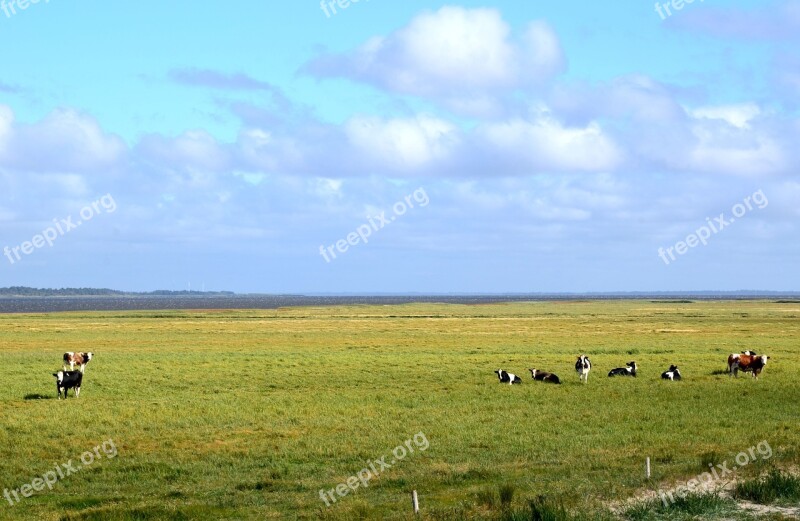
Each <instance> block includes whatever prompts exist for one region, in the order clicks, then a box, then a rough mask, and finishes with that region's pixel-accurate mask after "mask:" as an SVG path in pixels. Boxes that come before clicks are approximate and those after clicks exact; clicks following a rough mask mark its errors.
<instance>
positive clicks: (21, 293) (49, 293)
mask: <svg viewBox="0 0 800 521" xmlns="http://www.w3.org/2000/svg"><path fill="white" fill-rule="evenodd" d="M192 295H197V296H213V295H225V296H231V295H235V293H234V292H232V291H186V290H184V291H169V290H158V291H148V292H130V291H117V290H115V289H106V288H99V289H98V288H60V289H49V288H41V289H40V288H28V287H24V286H13V287H10V288H0V296H3V297H127V296H145V297H154V296H165V297H186V296H192Z"/></svg>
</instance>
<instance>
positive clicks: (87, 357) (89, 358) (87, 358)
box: [83, 353, 94, 364]
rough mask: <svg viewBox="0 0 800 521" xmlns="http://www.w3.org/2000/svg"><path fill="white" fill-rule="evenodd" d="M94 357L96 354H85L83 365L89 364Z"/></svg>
mask: <svg viewBox="0 0 800 521" xmlns="http://www.w3.org/2000/svg"><path fill="white" fill-rule="evenodd" d="M93 356H94V353H83V363H84V364H88V363H89V360H91V359H92V357H93Z"/></svg>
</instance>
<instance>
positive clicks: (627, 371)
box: [608, 362, 636, 376]
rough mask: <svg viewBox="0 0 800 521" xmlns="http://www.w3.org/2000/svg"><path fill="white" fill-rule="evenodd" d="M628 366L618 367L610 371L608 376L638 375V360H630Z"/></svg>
mask: <svg viewBox="0 0 800 521" xmlns="http://www.w3.org/2000/svg"><path fill="white" fill-rule="evenodd" d="M625 365H627V366H628V367H617V368H616V369H612V370H611V371H609V372H608V376H636V362H628V363H627V364H625Z"/></svg>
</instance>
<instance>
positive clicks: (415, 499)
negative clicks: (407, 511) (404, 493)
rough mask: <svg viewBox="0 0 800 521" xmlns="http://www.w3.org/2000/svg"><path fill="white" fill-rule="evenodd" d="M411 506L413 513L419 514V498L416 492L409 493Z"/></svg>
mask: <svg viewBox="0 0 800 521" xmlns="http://www.w3.org/2000/svg"><path fill="white" fill-rule="evenodd" d="M411 506H412V507H413V508H414V513H415V514H419V498H418V497H417V491H416V490H414V491H413V492H411Z"/></svg>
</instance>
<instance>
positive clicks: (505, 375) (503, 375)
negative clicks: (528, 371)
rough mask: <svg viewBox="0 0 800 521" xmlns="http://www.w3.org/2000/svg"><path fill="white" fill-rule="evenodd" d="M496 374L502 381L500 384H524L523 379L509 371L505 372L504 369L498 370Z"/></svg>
mask: <svg viewBox="0 0 800 521" xmlns="http://www.w3.org/2000/svg"><path fill="white" fill-rule="evenodd" d="M495 373H497V377H498V378H499V379H500V383H503V384H509V385H513V384H521V383H522V378H520V377H519V376H517V375H515V374H512V373H509V372H507V371H503V370H502V369H498V370H497V371H495Z"/></svg>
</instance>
